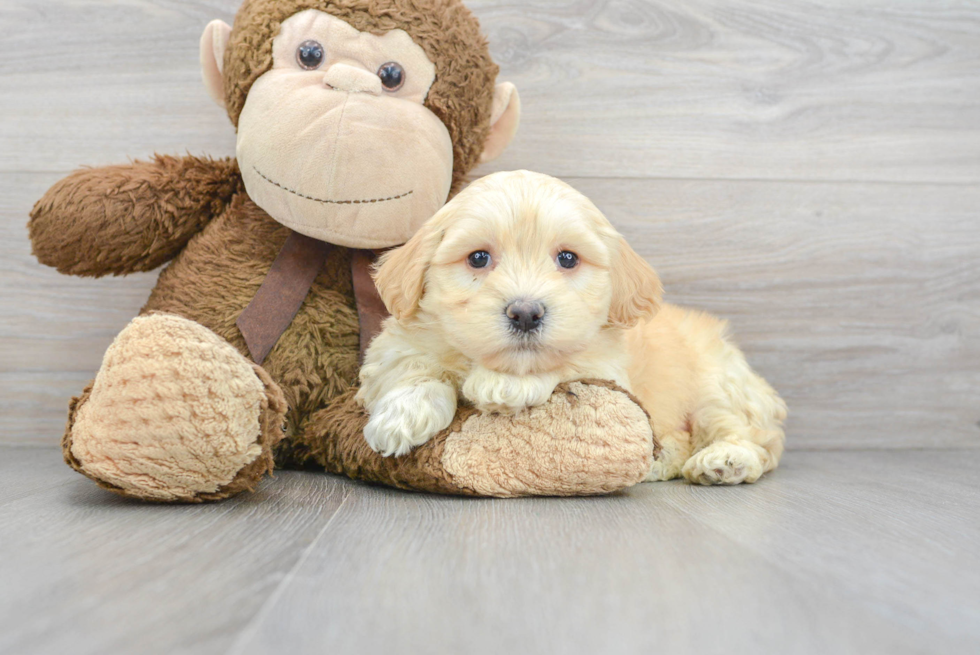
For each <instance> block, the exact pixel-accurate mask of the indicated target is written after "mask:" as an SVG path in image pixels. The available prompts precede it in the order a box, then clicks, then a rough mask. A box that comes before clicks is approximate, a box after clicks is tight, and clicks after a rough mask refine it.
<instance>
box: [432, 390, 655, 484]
mask: <svg viewBox="0 0 980 655" xmlns="http://www.w3.org/2000/svg"><path fill="white" fill-rule="evenodd" d="M658 451H659V445H658V444H657V443H656V439H655V438H654V436H653V430H652V429H651V427H650V417H649V416H648V415H647V413H646V412H645V411H644V410H643V408H642V407H641V406H640V404H639V402H638V401H637V400H636V399H635V398H634V397H632V396H631V395H630V394H629V393H627V392H626V391H624V390H622V389H620V388H619V387H617V386H616V385H615V384H613V383H611V382H604V381H598V380H588V381H582V382H572V383H569V384H563V385H560V386H559V387H558V389H556V390H555V393H554V394H553V395H552V397H551V399H550V400H549V401H548V402H547V403H545V404H544V405H541V406H539V407H535V408H532V409H530V410H528V411H525V412H521V413H520V414H518V415H517V416H513V417H511V416H499V415H495V414H474V415H473V416H470V417H469V418H468V419H466V420H465V421H464V422H463V423H462V425H461V426H459V427H458V429H457V430H455V431H451V432H450V433H449V434H448V436H447V437H446V444H445V448H444V450H443V454H442V463H443V466H444V467H445V469H446V472H447V473H448V474H449V475H450V476H452V479H453V482H455V483H456V484H457V485H459V486H461V487H468V488H470V489H473V490H474V491H476V492H477V493H478V494H480V495H484V496H498V497H507V496H542V495H543V496H588V495H597V494H607V493H611V492H614V491H619V490H621V489H625V488H627V487H630V486H633V485H634V484H637V483H639V482H641V481H642V480H643V479H644V477H646V475H647V473H648V472H649V470H650V466H651V465H652V463H653V458H654V456H655V453H656V452H658Z"/></svg>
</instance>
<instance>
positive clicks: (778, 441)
mask: <svg viewBox="0 0 980 655" xmlns="http://www.w3.org/2000/svg"><path fill="white" fill-rule="evenodd" d="M375 281H376V283H377V286H378V290H379V292H380V294H381V297H382V299H383V300H384V302H385V305H386V306H387V307H388V309H389V311H390V312H391V314H392V317H391V318H389V319H387V321H386V322H385V324H384V330H383V331H382V333H381V334H380V335H378V337H377V338H376V339H375V340H374V341H373V342H372V343H371V345H370V347H369V348H368V350H367V353H366V357H365V364H364V367H363V368H362V369H361V373H360V378H361V388H360V391H359V393H358V395H357V398H358V400H359V401H360V402H361V403H362V405H363V406H364V407H365V408H366V409H367V411H368V413H369V414H370V420H369V422H368V424H367V427H366V428H365V430H364V436H365V438H366V439H367V441H368V443H369V444H370V445H371V447H372V448H373V449H375V450H376V451H378V452H380V453H382V454H384V455H385V456H390V455H403V454H405V453H407V452H409V451H410V450H411V449H412V448H413V447H414V446H417V445H420V444H422V443H425V442H426V441H427V440H428V439H430V438H431V437H432V436H434V435H435V434H437V433H438V432H440V431H442V430H444V429H445V428H446V427H448V426H449V424H450V422H451V421H452V419H453V417H454V416H455V413H456V404H457V400H458V398H459V397H460V396H462V397H463V398H464V399H466V400H467V401H469V402H471V403H472V404H473V405H474V406H475V407H477V408H478V409H481V410H483V411H488V412H504V413H515V412H519V411H521V410H523V409H525V408H527V407H530V406H534V405H539V404H542V403H544V402H546V401H547V400H548V398H550V396H551V394H552V392H553V391H554V389H555V386H556V385H558V384H559V383H560V382H565V381H572V380H579V379H585V378H599V379H605V380H613V381H614V382H616V383H617V384H618V385H619V386H621V387H623V388H624V389H627V390H630V391H632V392H633V393H634V394H635V395H636V396H637V397H638V398H639V399H640V401H641V403H642V404H643V406H644V407H645V408H646V410H647V411H648V412H649V413H650V415H651V422H652V426H653V429H654V433H655V434H656V435H657V438H658V439H659V440H660V443H661V444H662V446H663V451H662V454H661V456H660V458H659V460H658V461H656V462H655V463H654V465H653V469H652V470H651V471H650V474H649V476H648V480H668V479H671V478H676V477H680V476H681V475H683V476H685V477H687V478H688V479H689V480H691V481H692V482H697V483H701V484H738V483H740V482H754V481H756V480H758V479H759V477H760V476H761V475H762V474H763V473H765V472H766V471H770V470H772V469H773V468H775V467H776V465H777V464H778V463H779V457H780V455H781V454H782V450H783V440H784V434H783V429H782V422H783V420H784V419H785V417H786V406H785V404H784V403H783V401H782V400H781V399H780V398H779V396H778V395H777V394H776V392H775V391H774V390H773V389H772V387H770V386H769V385H768V384H767V383H766V381H765V380H763V379H762V378H761V377H759V376H758V375H757V374H755V373H754V372H753V371H752V369H751V368H750V367H749V365H748V363H747V362H746V361H745V357H744V356H743V355H742V353H741V352H740V351H739V350H738V348H737V347H736V346H735V345H733V344H732V343H731V342H730V341H728V339H727V338H726V327H725V323H724V322H722V321H719V320H717V319H715V318H713V317H711V316H708V315H706V314H703V313H700V312H696V311H689V310H685V309H681V308H679V307H674V306H671V305H665V304H662V303H661V295H662V290H661V285H660V280H659V279H658V277H657V274H656V273H655V272H654V270H653V269H652V268H651V267H650V266H649V265H648V264H647V263H646V262H645V261H644V260H643V259H642V258H641V257H640V256H639V255H637V254H636V253H635V252H634V251H633V249H632V248H630V246H629V245H628V244H627V243H626V241H625V240H624V239H623V237H622V236H620V235H619V234H618V233H617V232H616V230H615V229H613V227H612V225H610V223H609V221H607V220H606V218H605V217H604V216H603V215H602V213H601V212H600V211H599V210H598V209H597V208H596V207H595V205H593V204H592V203H591V202H590V201H589V200H588V199H587V198H585V197H584V196H583V195H581V194H580V193H578V192H577V191H575V190H574V189H572V188H571V187H569V186H568V185H566V184H564V183H562V182H560V181H559V180H556V179H554V178H551V177H548V176H546V175H541V174H537V173H530V172H527V171H518V172H512V173H497V174H494V175H490V176H488V177H485V178H483V179H481V180H479V181H477V182H475V183H474V184H472V185H471V186H469V187H468V188H467V189H465V190H464V191H463V192H461V193H460V194H459V195H457V196H456V197H455V198H454V199H453V200H452V201H451V202H449V203H448V204H447V205H446V206H445V207H444V208H443V209H442V210H441V211H439V213H437V214H436V215H435V216H433V217H432V219H430V220H429V221H428V222H427V223H426V224H425V225H423V226H422V228H421V229H420V230H419V232H418V233H417V234H416V235H415V236H414V237H412V239H411V240H410V241H409V242H408V243H407V244H406V245H405V246H403V247H401V248H399V249H397V250H393V251H391V252H388V253H386V254H385V255H384V256H383V257H382V259H381V260H380V262H379V267H378V269H377V271H376V276H375Z"/></svg>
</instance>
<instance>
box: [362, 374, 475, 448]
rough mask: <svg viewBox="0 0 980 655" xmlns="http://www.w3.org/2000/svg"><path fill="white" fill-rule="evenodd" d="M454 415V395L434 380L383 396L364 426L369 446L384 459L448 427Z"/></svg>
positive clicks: (419, 444)
mask: <svg viewBox="0 0 980 655" xmlns="http://www.w3.org/2000/svg"><path fill="white" fill-rule="evenodd" d="M455 415H456V392H455V391H454V390H453V388H452V387H450V386H449V385H447V384H444V383H442V382H437V381H435V380H432V381H428V382H422V383H421V384H418V385H416V386H413V387H401V388H399V389H395V390H394V391H391V392H390V393H388V394H386V395H385V396H383V397H382V398H381V400H379V401H378V403H377V404H376V405H375V406H374V408H373V409H372V410H371V418H370V420H368V424H367V425H366V426H365V427H364V438H365V439H366V440H367V442H368V445H369V446H371V448H372V449H373V450H374V451H375V452H378V453H381V454H382V455H384V456H385V457H391V456H392V455H395V456H401V455H405V454H406V453H408V452H409V451H410V450H412V448H414V447H415V446H421V445H422V444H424V443H425V442H426V441H428V440H429V439H431V438H432V437H434V436H435V435H437V434H439V433H440V432H441V431H443V430H445V429H446V428H448V427H449V424H450V423H452V421H453V417H454V416H455Z"/></svg>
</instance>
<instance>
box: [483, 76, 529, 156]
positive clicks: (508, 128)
mask: <svg viewBox="0 0 980 655" xmlns="http://www.w3.org/2000/svg"><path fill="white" fill-rule="evenodd" d="M520 123H521V97H520V96H519V95H518V94H517V87H515V86H514V85H513V84H511V83H510V82H501V83H500V84H498V85H497V88H496V89H494V92H493V111H492V112H491V114H490V136H488V137H487V142H486V144H485V145H484V146H483V154H482V155H480V163H486V162H488V161H493V160H494V159H496V158H497V157H499V156H500V155H501V154H503V152H504V150H506V149H507V146H509V145H510V142H511V141H513V140H514V135H515V134H517V126H518V125H520Z"/></svg>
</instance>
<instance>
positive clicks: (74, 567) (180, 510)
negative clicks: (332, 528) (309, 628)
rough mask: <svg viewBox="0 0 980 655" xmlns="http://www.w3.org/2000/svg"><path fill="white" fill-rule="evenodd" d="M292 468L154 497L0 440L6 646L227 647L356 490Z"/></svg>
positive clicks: (2, 632)
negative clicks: (239, 491)
mask: <svg viewBox="0 0 980 655" xmlns="http://www.w3.org/2000/svg"><path fill="white" fill-rule="evenodd" d="M284 478H285V479H280V480H273V481H267V482H268V483H267V484H265V485H264V486H263V487H262V489H261V490H260V491H259V492H258V493H256V494H254V495H249V494H246V495H244V496H239V497H237V498H235V499H233V500H231V501H228V502H225V503H220V504H216V505H200V506H186V505H149V504H145V503H134V502H132V501H127V500H125V499H122V498H119V497H117V496H114V495H112V494H110V493H108V492H106V491H103V490H101V489H99V488H97V487H95V486H94V485H92V484H91V483H90V482H88V481H87V480H85V479H84V478H82V477H81V476H78V475H77V474H75V473H74V472H73V471H70V470H69V469H67V468H66V467H65V465H64V463H63V462H62V461H61V455H60V453H59V452H58V451H57V450H55V449H48V448H31V449H12V448H3V449H0V580H3V585H2V586H3V589H2V591H0V652H3V653H66V652H71V653H78V654H79V655H84V654H89V653H91V654H93V655H94V654H99V655H103V654H106V653H135V652H139V653H147V654H152V653H161V654H169V653H176V652H182V653H190V652H194V653H215V652H221V651H222V650H223V649H224V648H227V647H228V645H229V644H230V643H231V642H232V641H233V639H234V638H235V635H236V634H238V633H239V632H240V631H241V630H242V628H244V627H245V625H246V624H247V623H248V621H249V620H250V619H251V618H252V617H253V616H254V615H255V614H256V613H258V612H259V610H260V609H261V607H262V606H263V605H264V604H265V603H266V602H267V600H268V598H269V596H270V594H271V593H272V592H273V590H274V589H275V588H276V587H277V586H278V585H280V584H281V583H282V582H283V581H284V580H286V579H288V578H289V576H290V572H291V571H292V570H293V569H294V567H295V566H296V565H297V564H298V563H299V562H300V561H301V560H302V557H303V554H304V552H305V551H306V549H307V548H308V547H309V545H310V544H311V543H312V542H313V541H314V540H315V539H316V537H317V535H318V534H320V533H321V532H323V531H324V530H325V529H326V527H327V525H328V524H329V522H330V520H331V518H332V517H333V515H334V513H335V512H336V510H337V509H338V508H339V507H341V506H342V504H343V501H344V498H345V496H346V493H347V487H346V486H345V482H343V481H341V480H338V479H334V478H330V477H328V476H325V475H303V474H295V475H286V476H284Z"/></svg>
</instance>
